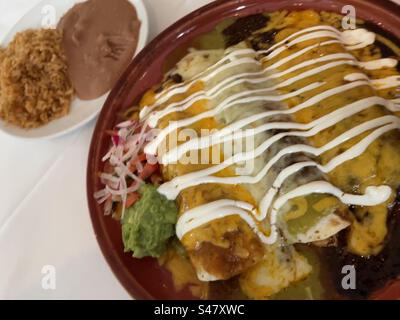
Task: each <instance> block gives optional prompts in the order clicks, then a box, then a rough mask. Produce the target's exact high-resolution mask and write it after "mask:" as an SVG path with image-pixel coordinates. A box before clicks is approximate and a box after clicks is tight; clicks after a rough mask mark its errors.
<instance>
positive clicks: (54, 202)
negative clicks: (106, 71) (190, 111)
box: [0, 0, 211, 299]
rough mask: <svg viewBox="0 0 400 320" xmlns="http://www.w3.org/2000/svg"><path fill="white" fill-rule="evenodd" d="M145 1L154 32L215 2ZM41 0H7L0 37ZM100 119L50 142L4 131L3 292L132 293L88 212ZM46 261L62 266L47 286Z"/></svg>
mask: <svg viewBox="0 0 400 320" xmlns="http://www.w3.org/2000/svg"><path fill="white" fill-rule="evenodd" d="M143 1H144V3H145V5H146V8H147V10H148V14H149V20H150V39H152V38H153V37H154V36H155V35H157V34H158V33H159V32H161V31H162V30H163V29H165V28H166V27H167V26H169V25H170V24H171V23H173V22H174V21H176V20H177V19H178V18H180V17H182V16H184V15H185V14H187V13H189V12H190V11H193V10H194V9H196V8H198V7H200V6H202V5H204V4H206V3H208V2H211V1H210V0H143ZM38 2H39V0H12V1H10V0H0V12H1V15H0V39H1V38H2V37H3V36H4V35H5V33H6V32H7V31H8V29H9V28H11V27H12V25H13V24H15V23H16V22H17V20H18V19H19V18H20V17H21V16H22V15H23V14H24V13H26V12H27V11H28V10H29V9H30V8H31V7H33V6H34V5H35V4H36V3H38ZM49 3H51V0H49ZM150 39H149V40H150ZM94 125H95V120H94V121H92V122H90V123H89V124H88V125H86V126H85V127H83V128H81V129H79V130H77V131H75V132H74V133H71V134H69V135H66V136H64V137H61V138H57V139H54V140H48V141H27V140H20V139H15V138H12V137H10V136H7V135H5V134H4V133H2V132H0V148H1V151H0V204H1V206H0V299H43V298H44V299H129V298H130V297H129V295H128V294H127V293H126V291H125V290H124V288H123V287H122V286H121V285H120V284H119V282H118V280H117V279H116V278H115V277H114V275H113V273H112V271H111V269H110V268H109V266H108V265H107V263H106V261H105V259H104V258H103V256H102V254H101V252H100V248H99V246H98V244H97V241H96V239H95V237H94V233H93V229H92V225H91V222H90V218H89V212H88V207H87V203H86V162H87V154H88V148H89V144H90V139H91V135H92V131H93V129H94ZM46 265H51V266H54V267H55V271H56V282H55V284H56V288H55V290H45V289H43V288H42V278H43V276H44V275H43V274H42V268H43V266H46Z"/></svg>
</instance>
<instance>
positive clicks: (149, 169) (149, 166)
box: [139, 163, 159, 180]
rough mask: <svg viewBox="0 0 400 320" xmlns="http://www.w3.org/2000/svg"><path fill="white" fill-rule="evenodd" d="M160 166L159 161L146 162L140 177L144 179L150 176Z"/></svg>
mask: <svg viewBox="0 0 400 320" xmlns="http://www.w3.org/2000/svg"><path fill="white" fill-rule="evenodd" d="M158 168H159V165H158V163H156V164H150V163H146V164H145V166H144V168H143V171H142V172H141V173H140V175H139V178H140V179H142V180H145V179H147V178H149V177H150V176H151V175H152V174H153V173H154V172H156V171H157V170H158Z"/></svg>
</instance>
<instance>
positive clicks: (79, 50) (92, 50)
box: [57, 0, 140, 100]
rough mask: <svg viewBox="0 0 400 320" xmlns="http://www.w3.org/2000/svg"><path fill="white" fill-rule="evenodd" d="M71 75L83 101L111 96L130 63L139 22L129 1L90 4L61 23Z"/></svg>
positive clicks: (103, 0) (100, 0)
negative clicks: (110, 91)
mask: <svg viewBox="0 0 400 320" xmlns="http://www.w3.org/2000/svg"><path fill="white" fill-rule="evenodd" d="M57 28H58V29H59V30H61V31H62V32H63V39H62V44H63V47H64V51H65V54H66V57H67V62H68V73H69V77H70V79H71V82H72V85H73V87H74V88H75V91H76V94H77V96H78V97H79V98H80V99H83V100H91V99H95V98H98V97H100V96H102V95H103V94H104V93H106V92H108V91H109V90H110V89H111V88H112V87H113V86H114V85H115V83H116V81H117V80H118V79H119V77H120V75H121V73H122V72H123V71H124V70H125V68H126V67H127V66H128V64H129V62H130V61H131V59H132V57H133V55H134V53H135V50H136V46H137V42H138V34H139V29H140V21H139V20H138V18H137V14H136V10H135V8H134V6H133V5H132V4H130V3H129V2H128V1H127V0H88V1H86V2H83V3H79V4H76V5H75V6H74V7H72V8H71V10H69V11H68V12H67V13H66V14H65V15H64V16H63V17H62V18H61V20H60V22H59V24H58V26H57Z"/></svg>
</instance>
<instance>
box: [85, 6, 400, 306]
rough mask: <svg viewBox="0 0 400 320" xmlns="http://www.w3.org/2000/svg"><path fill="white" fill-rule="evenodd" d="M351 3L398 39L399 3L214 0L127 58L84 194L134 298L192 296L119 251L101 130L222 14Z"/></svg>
mask: <svg viewBox="0 0 400 320" xmlns="http://www.w3.org/2000/svg"><path fill="white" fill-rule="evenodd" d="M344 5H353V6H354V7H355V8H356V10H357V17H359V18H362V19H364V20H367V21H371V22H373V23H374V24H376V25H378V26H379V27H380V28H382V29H384V30H386V31H388V32H390V33H391V34H392V35H393V36H394V37H396V38H397V39H400V7H399V6H397V5H395V4H393V3H391V2H390V1H383V0H380V1H373V0H371V1H363V0H294V1H293V0H269V1H268V0H232V1H226V0H225V1H224V0H221V1H216V2H213V3H211V4H209V5H207V6H204V7H202V8H201V9H199V10H196V11H194V12H192V13H191V14H189V15H187V16H186V17H184V18H182V19H181V20H179V21H178V22H176V23H175V24H173V25H172V26H171V27H169V28H168V29H167V30H165V31H164V32H163V33H161V34H160V35H159V36H158V37H157V38H156V39H154V40H153V41H152V42H151V43H150V44H148V45H147V46H146V47H145V48H144V49H143V50H142V52H141V53H140V54H139V55H138V56H137V57H136V58H135V59H134V60H133V61H132V63H131V64H130V66H129V67H128V69H127V70H126V72H125V73H124V74H123V76H122V77H121V79H120V80H119V81H118V83H117V85H116V86H115V88H114V89H113V90H112V92H111V94H110V95H109V98H108V99H107V101H106V103H105V105H104V107H103V109H102V111H101V114H100V117H99V119H98V121H97V125H96V128H95V131H94V134H93V138H92V142H91V146H90V153H89V160H88V168H87V197H88V202H89V208H90V214H91V218H92V223H93V228H94V231H95V234H96V237H97V240H98V242H99V245H100V247H101V250H102V252H103V254H104V256H105V258H106V260H107V262H108V263H109V265H110V266H111V268H112V270H113V272H114V273H115V275H116V276H117V278H118V279H119V281H120V282H121V284H122V285H123V286H124V287H125V289H126V290H127V291H128V292H129V293H130V294H131V295H132V296H133V297H135V298H137V299H193V298H194V297H193V296H192V295H191V294H190V292H189V291H188V290H183V291H181V292H176V291H175V290H174V287H173V284H172V279H171V276H170V274H169V272H168V271H166V270H164V269H163V268H161V267H159V265H158V263H157V261H156V260H155V259H149V258H146V259H141V260H139V259H133V258H132V256H131V255H130V254H129V253H124V251H123V244H122V240H121V228H120V224H119V222H116V221H114V220H113V219H111V218H110V217H105V216H104V215H103V211H102V208H101V206H99V205H98V204H97V203H96V201H94V199H93V193H94V192H95V191H97V190H99V189H100V188H101V184H100V181H99V179H98V177H97V175H96V173H97V172H99V171H101V170H102V168H103V164H102V162H101V158H102V156H103V155H104V154H105V153H106V152H107V149H108V148H109V137H108V136H107V135H106V133H105V132H106V130H107V129H110V128H112V127H113V125H115V124H116V122H117V121H118V114H119V113H120V112H121V111H123V110H124V109H126V108H128V107H130V106H132V105H133V104H134V103H135V102H137V101H138V100H139V99H140V97H141V96H142V94H143V93H144V92H145V91H146V90H147V89H149V88H150V87H151V86H152V85H154V84H156V83H157V82H159V81H160V80H161V79H162V69H163V65H164V62H165V61H166V59H167V57H168V55H169V54H171V53H172V52H173V51H174V50H176V49H178V48H180V47H182V46H184V45H185V44H187V43H189V42H190V41H191V40H192V39H193V38H195V37H197V36H199V35H200V34H202V33H205V32H208V31H211V30H212V29H213V27H214V26H215V25H216V24H217V23H218V22H220V21H221V20H223V19H226V18H229V17H241V16H246V15H250V14H255V13H260V12H265V11H275V10H282V9H288V10H303V9H315V10H327V11H333V12H338V13H340V12H341V8H342V7H343V6H344ZM394 286H395V287H392V288H389V289H387V290H383V291H381V292H380V293H379V294H378V295H377V296H376V298H379V297H382V298H384V299H387V298H400V292H399V290H398V287H399V285H398V284H397V285H396V284H394Z"/></svg>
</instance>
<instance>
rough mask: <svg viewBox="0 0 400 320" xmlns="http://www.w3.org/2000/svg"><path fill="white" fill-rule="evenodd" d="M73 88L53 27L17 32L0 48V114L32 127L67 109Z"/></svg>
mask: <svg viewBox="0 0 400 320" xmlns="http://www.w3.org/2000/svg"><path fill="white" fill-rule="evenodd" d="M73 94H74V92H73V89H72V85H71V82H70V81H69V78H68V74H67V63H66V58H65V55H64V53H63V51H62V47H61V33H60V32H59V31H57V30H53V29H40V30H26V31H24V32H21V33H18V34H17V35H16V36H15V38H14V39H13V41H12V42H11V43H10V44H9V45H8V47H7V48H5V49H1V51H0V117H1V118H3V119H4V120H5V121H6V122H8V123H11V124H14V125H17V126H20V127H23V128H35V127H39V126H41V125H44V124H46V123H48V122H49V121H51V120H53V119H56V118H59V117H62V116H65V115H66V114H68V112H69V107H70V104H71V100H72V98H73Z"/></svg>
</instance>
